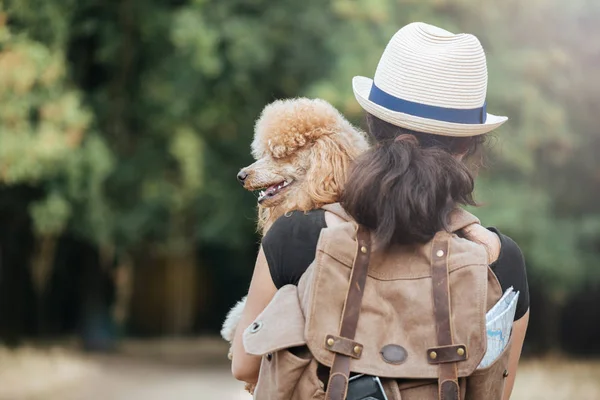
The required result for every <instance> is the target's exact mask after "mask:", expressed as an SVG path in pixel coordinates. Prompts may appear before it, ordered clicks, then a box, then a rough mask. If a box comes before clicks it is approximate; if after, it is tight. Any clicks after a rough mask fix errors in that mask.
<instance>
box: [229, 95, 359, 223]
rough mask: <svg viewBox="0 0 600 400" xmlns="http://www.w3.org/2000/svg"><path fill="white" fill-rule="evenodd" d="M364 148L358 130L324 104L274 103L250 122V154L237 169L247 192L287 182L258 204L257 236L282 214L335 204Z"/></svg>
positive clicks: (305, 101) (304, 101) (302, 101)
mask: <svg viewBox="0 0 600 400" xmlns="http://www.w3.org/2000/svg"><path fill="white" fill-rule="evenodd" d="M367 147H368V144H367V140H366V138H365V135H364V133H363V132H362V131H360V130H359V129H357V128H355V127H354V126H352V125H351V124H350V123H349V122H348V121H347V120H346V119H345V118H344V117H343V116H342V114H340V112H339V111H338V110H337V109H335V108H334V107H333V106H332V105H331V104H329V103H328V102H326V101H325V100H320V99H307V98H297V99H289V100H277V101H275V102H273V103H271V104H269V105H268V106H266V107H265V109H264V110H263V112H262V114H261V115H260V118H259V119H258V120H257V122H256V126H255V134H254V140H253V142H252V155H253V156H254V158H255V159H256V162H255V163H253V164H251V165H249V166H247V167H245V168H243V169H242V171H241V172H244V173H245V174H247V177H246V179H245V180H244V182H243V185H244V188H246V189H247V190H252V191H254V190H261V189H265V188H268V187H271V186H273V185H277V184H278V183H281V182H286V183H288V186H286V187H285V189H284V190H283V191H282V192H280V193H278V194H277V195H276V196H273V197H268V198H266V199H264V200H262V201H260V202H259V219H258V228H259V231H260V232H262V233H264V232H265V231H266V229H268V227H269V226H270V225H271V224H272V223H273V222H274V221H275V220H276V219H277V218H279V217H280V216H282V215H283V214H285V213H286V212H288V211H292V210H300V211H307V210H312V209H315V208H319V207H321V206H323V205H324V204H330V203H335V202H337V201H338V199H339V196H340V194H341V192H342V188H343V185H344V182H345V181H346V176H347V174H348V171H349V166H350V163H351V162H352V160H354V159H355V158H356V157H357V156H358V155H359V154H360V153H362V152H363V151H364V150H365V149H366V148H367Z"/></svg>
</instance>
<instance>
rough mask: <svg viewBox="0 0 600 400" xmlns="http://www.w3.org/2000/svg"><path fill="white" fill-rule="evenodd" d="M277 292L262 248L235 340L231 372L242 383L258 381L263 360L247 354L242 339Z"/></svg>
mask: <svg viewBox="0 0 600 400" xmlns="http://www.w3.org/2000/svg"><path fill="white" fill-rule="evenodd" d="M275 292H277V288H276V287H275V284H274V283H273V279H272V278H271V272H270V271H269V265H268V264H267V259H266V257H265V253H264V252H263V249H262V247H261V248H260V250H259V252H258V257H257V259H256V265H255V266H254V274H253V275H252V281H251V282H250V290H249V291H248V299H247V300H246V307H245V308H244V312H243V314H242V318H241V319H240V322H239V324H238V327H237V328H236V330H235V336H234V338H233V345H232V355H233V359H232V364H231V372H232V373H233V376H234V377H235V378H236V379H238V380H240V381H244V382H247V383H251V384H254V383H256V382H257V381H258V373H259V370H260V359H261V358H260V357H258V356H252V355H249V354H246V351H245V350H244V343H243V341H242V337H243V335H244V331H245V330H246V328H247V327H248V326H249V325H250V324H251V323H252V322H253V321H254V320H255V319H256V317H257V316H258V315H259V314H260V313H261V312H262V311H263V310H264V309H265V307H266V306H267V305H268V304H269V302H270V301H271V299H272V298H273V296H275Z"/></svg>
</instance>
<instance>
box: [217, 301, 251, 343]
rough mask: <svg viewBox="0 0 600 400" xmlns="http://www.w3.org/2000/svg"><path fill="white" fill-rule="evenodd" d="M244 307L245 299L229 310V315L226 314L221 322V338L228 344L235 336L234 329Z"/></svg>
mask: <svg viewBox="0 0 600 400" xmlns="http://www.w3.org/2000/svg"><path fill="white" fill-rule="evenodd" d="M245 306H246V297H244V298H243V299H241V300H240V301H238V302H237V304H236V305H235V306H233V308H232V309H231V310H229V313H227V317H226V318H225V321H224V322H223V328H221V336H222V337H223V339H225V340H227V341H228V342H229V343H231V342H232V341H233V337H234V336H235V329H236V328H237V326H238V324H239V322H240V319H242V313H243V312H244V307H245Z"/></svg>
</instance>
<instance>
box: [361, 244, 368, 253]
mask: <svg viewBox="0 0 600 400" xmlns="http://www.w3.org/2000/svg"><path fill="white" fill-rule="evenodd" d="M360 251H361V253H363V254H367V247H366V246H363V247H361V248H360Z"/></svg>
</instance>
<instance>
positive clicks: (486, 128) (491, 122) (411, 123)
mask: <svg viewBox="0 0 600 400" xmlns="http://www.w3.org/2000/svg"><path fill="white" fill-rule="evenodd" d="M371 86H373V80H372V79H371V78H367V77H364V76H355V77H354V78H353V79H352V88H353V89H354V96H355V97H356V100H357V101H358V103H359V104H360V106H361V107H362V108H363V109H364V110H365V111H367V112H368V113H369V114H372V115H374V116H376V117H378V118H380V119H382V120H384V121H386V122H389V123H390V124H394V125H396V126H399V127H402V128H406V129H410V130H413V131H417V132H425V133H431V134H434V135H443V136H457V137H460V136H462V137H464V136H477V135H483V134H484V133H488V132H490V131H492V130H494V129H496V128H498V127H499V126H500V125H502V124H503V123H505V122H506V121H507V120H508V118H507V117H501V116H497V115H493V114H489V113H488V114H487V118H486V120H485V123H484V124H457V123H454V122H446V121H438V120H434V119H427V118H421V117H415V116H414V115H410V114H405V113H402V112H398V111H392V110H388V109H387V108H385V107H382V106H380V105H379V104H375V103H373V102H372V101H371V100H369V93H370V92H371Z"/></svg>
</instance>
